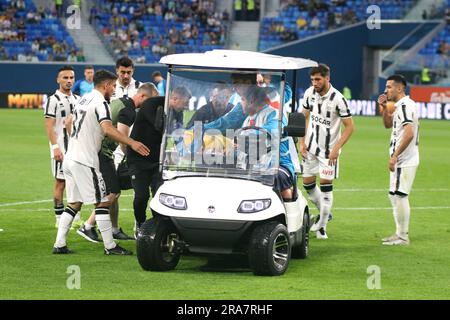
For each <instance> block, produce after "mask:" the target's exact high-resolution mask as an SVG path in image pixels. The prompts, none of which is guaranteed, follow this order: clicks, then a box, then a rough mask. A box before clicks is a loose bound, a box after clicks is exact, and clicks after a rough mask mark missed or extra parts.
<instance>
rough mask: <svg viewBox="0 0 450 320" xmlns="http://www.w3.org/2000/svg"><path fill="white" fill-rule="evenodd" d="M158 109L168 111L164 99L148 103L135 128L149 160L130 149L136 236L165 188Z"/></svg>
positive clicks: (150, 99)
mask: <svg viewBox="0 0 450 320" xmlns="http://www.w3.org/2000/svg"><path fill="white" fill-rule="evenodd" d="M158 107H159V108H163V107H164V97H152V98H149V99H147V100H145V101H144V102H143V103H142V105H141V108H140V109H139V112H138V113H137V115H136V120H135V122H134V125H133V129H132V131H131V134H130V137H132V138H133V139H136V140H137V141H140V142H142V143H143V144H144V145H146V146H147V147H148V148H149V149H150V154H149V155H148V156H141V155H140V154H139V153H137V152H135V151H134V150H133V149H131V148H127V157H128V160H127V161H128V167H129V170H130V174H131V184H132V186H133V189H134V201H133V208H134V217H135V219H136V231H135V236H136V235H137V233H138V230H139V228H140V227H141V225H142V224H143V223H144V222H145V220H146V218H147V217H146V211H145V210H146V208H147V205H148V200H149V199H150V190H149V189H150V188H151V191H152V195H155V194H156V191H157V190H158V188H159V187H160V186H161V184H162V176H161V173H160V172H159V154H160V150H161V142H162V135H163V130H162V125H161V128H158V121H159V119H157V114H158V112H157V111H158Z"/></svg>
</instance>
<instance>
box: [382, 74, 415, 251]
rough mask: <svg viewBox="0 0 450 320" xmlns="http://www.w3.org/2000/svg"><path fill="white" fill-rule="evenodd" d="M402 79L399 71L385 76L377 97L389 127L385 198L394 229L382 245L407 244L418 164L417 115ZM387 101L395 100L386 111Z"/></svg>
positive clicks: (385, 123)
mask: <svg viewBox="0 0 450 320" xmlns="http://www.w3.org/2000/svg"><path fill="white" fill-rule="evenodd" d="M405 90H406V81H405V78H404V77H403V76H402V75H393V76H390V77H389V78H388V79H387V82H386V89H385V92H384V94H382V95H380V97H379V98H378V103H379V104H380V106H381V110H382V114H383V123H384V126H385V128H388V129H389V128H392V134H391V143H390V146H389V156H390V159H389V171H390V187H389V199H390V200H391V204H392V211H393V215H394V221H395V225H396V232H395V234H393V235H392V236H390V237H387V238H383V239H382V241H383V244H384V245H409V217H410V212H411V210H410V207H409V199H408V195H409V193H410V191H411V188H412V185H413V182H414V178H415V176H416V171H417V167H418V166H419V116H418V114H417V109H416V103H415V102H414V101H413V100H411V99H410V98H409V96H407V95H406V94H405ZM387 101H392V102H394V103H395V105H394V106H395V111H394V112H389V110H388V109H387V108H386V105H387Z"/></svg>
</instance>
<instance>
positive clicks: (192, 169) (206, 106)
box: [161, 68, 284, 185]
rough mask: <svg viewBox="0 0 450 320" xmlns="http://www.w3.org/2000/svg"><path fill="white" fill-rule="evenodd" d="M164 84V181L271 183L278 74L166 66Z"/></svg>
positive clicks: (280, 85) (280, 89)
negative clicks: (203, 178)
mask: <svg viewBox="0 0 450 320" xmlns="http://www.w3.org/2000/svg"><path fill="white" fill-rule="evenodd" d="M167 84H168V88H167V97H166V105H165V114H166V122H165V134H164V139H163V146H162V151H161V163H162V166H163V175H164V177H165V178H166V179H171V178H175V177H179V176H187V175H189V176H192V175H195V176H220V177H230V178H239V179H248V180H256V181H261V182H263V183H265V184H269V185H272V184H273V181H274V176H275V174H276V173H277V171H278V166H279V154H280V138H281V129H282V120H283V117H282V115H283V103H282V101H283V99H282V97H283V94H284V74H283V73H282V72H279V71H278V72H273V71H271V72H265V71H261V72H258V71H242V70H240V71H236V70H218V69H214V70H209V69H208V70H206V69H188V68H170V71H169V74H168V77H167ZM283 125H284V124H283Z"/></svg>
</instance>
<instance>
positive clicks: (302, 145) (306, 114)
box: [300, 109, 310, 157]
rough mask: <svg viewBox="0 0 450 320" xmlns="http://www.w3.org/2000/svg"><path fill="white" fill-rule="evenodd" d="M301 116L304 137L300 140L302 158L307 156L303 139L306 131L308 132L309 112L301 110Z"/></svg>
mask: <svg viewBox="0 0 450 320" xmlns="http://www.w3.org/2000/svg"><path fill="white" fill-rule="evenodd" d="M303 114H304V115H305V135H304V136H303V137H301V138H300V153H301V155H302V157H306V156H307V150H306V143H305V137H306V131H307V130H308V125H309V114H310V112H309V110H306V109H303Z"/></svg>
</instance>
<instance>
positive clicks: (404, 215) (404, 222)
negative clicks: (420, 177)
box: [397, 196, 411, 239]
mask: <svg viewBox="0 0 450 320" xmlns="http://www.w3.org/2000/svg"><path fill="white" fill-rule="evenodd" d="M410 212H411V211H410V207H409V199H408V196H397V219H398V226H399V233H398V235H399V237H401V238H403V239H408V232H409V217H410Z"/></svg>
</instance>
